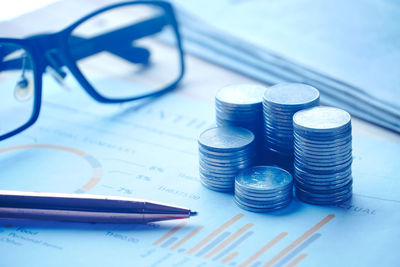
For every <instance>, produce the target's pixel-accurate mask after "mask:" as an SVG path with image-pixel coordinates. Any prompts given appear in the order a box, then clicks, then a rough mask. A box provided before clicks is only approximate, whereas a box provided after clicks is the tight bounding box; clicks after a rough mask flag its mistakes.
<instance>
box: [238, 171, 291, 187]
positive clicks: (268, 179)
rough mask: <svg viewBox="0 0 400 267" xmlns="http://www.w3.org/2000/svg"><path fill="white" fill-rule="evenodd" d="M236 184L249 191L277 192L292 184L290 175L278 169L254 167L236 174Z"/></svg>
mask: <svg viewBox="0 0 400 267" xmlns="http://www.w3.org/2000/svg"><path fill="white" fill-rule="evenodd" d="M236 182H237V183H238V184H240V185H241V187H242V188H246V189H250V190H279V189H281V188H286V187H287V186H289V185H290V184H291V183H293V178H292V175H291V174H290V173H289V172H287V171H285V170H283V169H281V168H278V167H272V166H256V167H252V168H249V169H245V170H243V171H241V172H240V173H238V175H237V176H236Z"/></svg>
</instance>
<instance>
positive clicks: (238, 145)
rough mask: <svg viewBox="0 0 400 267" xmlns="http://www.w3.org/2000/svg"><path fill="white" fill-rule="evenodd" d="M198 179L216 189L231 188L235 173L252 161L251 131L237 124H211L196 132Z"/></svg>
mask: <svg viewBox="0 0 400 267" xmlns="http://www.w3.org/2000/svg"><path fill="white" fill-rule="evenodd" d="M198 143H199V164H200V166H199V168H200V180H201V182H202V184H203V185H205V186H206V187H207V188H209V189H212V190H216V191H225V192H226V191H233V188H234V184H235V177H236V174H237V173H238V172H239V171H240V170H242V169H246V168H249V167H250V166H252V165H253V162H254V159H255V146H254V144H255V143H254V134H253V133H252V132H251V131H249V130H247V129H244V128H239V127H214V128H211V129H208V130H206V131H204V132H203V133H201V134H200V136H199V140H198Z"/></svg>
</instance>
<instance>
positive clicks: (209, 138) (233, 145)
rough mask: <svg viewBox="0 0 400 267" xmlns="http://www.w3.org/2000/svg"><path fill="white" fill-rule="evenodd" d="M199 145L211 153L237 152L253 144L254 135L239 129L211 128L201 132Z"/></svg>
mask: <svg viewBox="0 0 400 267" xmlns="http://www.w3.org/2000/svg"><path fill="white" fill-rule="evenodd" d="M198 142H199V145H200V146H202V147H203V148H205V149H208V150H211V151H217V152H222V151H226V152H229V151H237V150H241V149H244V148H245V147H247V146H249V145H250V144H252V143H253V142H254V134H253V133H252V132H251V131H249V130H247V129H244V128H239V127H213V128H210V129H208V130H205V131H204V132H202V133H201V134H200V136H199V140H198Z"/></svg>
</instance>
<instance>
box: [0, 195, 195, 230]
mask: <svg viewBox="0 0 400 267" xmlns="http://www.w3.org/2000/svg"><path fill="white" fill-rule="evenodd" d="M194 215H197V212H193V211H190V210H189V209H186V208H182V207H178V206H171V205H167V204H163V203H159V202H153V201H147V200H143V199H134V198H127V197H116V196H101V195H89V194H64V193H39V192H24V191H11V190H0V218H24V219H39V220H56V221H72V222H99V223H147V222H154V221H163V220H174V219H185V218H189V217H190V216H194Z"/></svg>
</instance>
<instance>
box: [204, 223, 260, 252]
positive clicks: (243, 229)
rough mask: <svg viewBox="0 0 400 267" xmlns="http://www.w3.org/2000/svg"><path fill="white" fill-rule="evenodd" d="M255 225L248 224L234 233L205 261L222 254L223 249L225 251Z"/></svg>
mask: <svg viewBox="0 0 400 267" xmlns="http://www.w3.org/2000/svg"><path fill="white" fill-rule="evenodd" d="M253 225H254V224H252V223H248V224H246V225H245V226H243V227H242V228H240V229H239V230H237V231H236V232H235V233H233V234H232V235H231V236H230V237H228V238H227V239H226V240H225V241H224V242H222V243H221V244H220V245H219V246H217V247H216V248H214V249H213V250H212V251H211V252H210V253H208V254H207V255H205V256H204V258H205V259H209V258H211V257H213V256H214V255H215V254H217V253H218V252H220V251H221V250H222V249H224V248H225V247H226V246H227V245H229V244H230V243H231V242H233V241H234V240H235V239H236V238H238V237H239V236H241V235H242V234H243V233H244V232H246V231H247V230H248V229H250V228H251V227H253Z"/></svg>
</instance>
